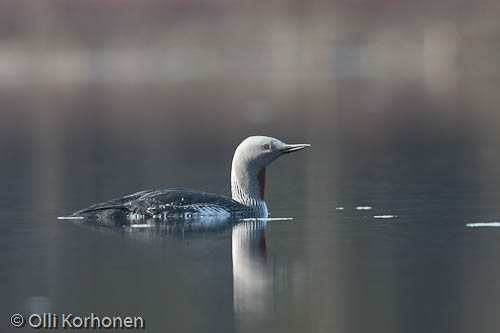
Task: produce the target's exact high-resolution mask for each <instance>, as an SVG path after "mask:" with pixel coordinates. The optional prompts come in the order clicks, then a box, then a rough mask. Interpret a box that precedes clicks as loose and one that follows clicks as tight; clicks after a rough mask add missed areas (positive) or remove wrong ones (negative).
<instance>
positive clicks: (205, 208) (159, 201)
mask: <svg viewBox="0 0 500 333" xmlns="http://www.w3.org/2000/svg"><path fill="white" fill-rule="evenodd" d="M266 211H267V210H266ZM263 213H264V212H262V211H260V210H259V209H256V208H254V207H250V206H245V205H243V204H241V203H239V202H237V201H235V200H233V199H231V198H228V197H225V196H222V195H217V194H212V193H205V192H198V191H194V190H188V189H176V188H172V189H168V188H167V189H159V190H147V191H141V192H137V193H134V194H130V195H127V196H125V197H121V198H116V199H113V200H110V201H107V202H103V203H98V204H95V205H92V206H90V207H88V208H85V209H82V210H80V211H78V212H76V213H74V214H73V216H82V217H90V218H96V217H97V218H122V217H129V218H132V219H134V218H139V219H142V218H154V219H165V218H166V219H171V218H175V219H180V218H182V219H188V218H200V217H201V218H203V217H220V218H227V217H239V216H241V217H246V216H256V217H262V216H264V215H267V213H266V214H263Z"/></svg>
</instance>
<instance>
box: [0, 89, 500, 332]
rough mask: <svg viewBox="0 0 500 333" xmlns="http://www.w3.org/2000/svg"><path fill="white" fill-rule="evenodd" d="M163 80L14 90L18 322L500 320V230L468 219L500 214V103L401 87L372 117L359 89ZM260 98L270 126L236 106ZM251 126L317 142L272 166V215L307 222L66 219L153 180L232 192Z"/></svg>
mask: <svg viewBox="0 0 500 333" xmlns="http://www.w3.org/2000/svg"><path fill="white" fill-rule="evenodd" d="M155 87H156V88H154V87H153V88H152V87H139V88H140V89H137V88H138V87H134V89H128V88H127V87H121V88H120V87H118V88H117V87H115V88H114V89H115V90H108V89H107V88H106V87H101V86H98V85H97V86H95V85H90V86H74V87H53V88H50V87H49V88H45V90H43V89H42V90H37V91H35V92H34V96H31V98H23V97H24V96H25V94H26V93H25V90H16V91H12V92H10V93H9V95H8V96H9V98H7V99H5V100H4V102H3V105H2V107H3V110H2V114H1V118H0V119H1V120H2V122H1V133H2V145H1V147H2V163H1V165H0V171H1V177H2V178H1V184H2V185H1V186H2V191H0V267H1V270H0V285H1V287H0V288H1V295H2V297H1V301H0V307H1V313H2V316H3V319H2V322H3V323H4V324H3V326H2V331H3V332H7V331H9V332H10V331H14V329H13V328H12V327H11V326H10V325H9V323H8V321H9V317H10V315H11V314H13V313H20V314H23V315H25V316H27V315H29V314H32V313H43V312H51V313H58V314H62V313H74V314H79V315H89V314H90V313H91V312H94V313H96V314H100V315H102V316H104V315H110V316H112V315H115V316H116V315H123V316H125V315H131V316H142V317H143V318H144V319H145V322H146V328H147V331H148V332H160V331H163V332H170V331H172V332H174V331H175V332H201V331H202V332H256V331H261V332H306V331H309V332H495V331H496V330H497V329H498V328H499V327H500V317H499V316H498V314H497V312H498V308H499V306H500V285H499V284H498V281H499V280H500V266H499V265H498V258H497V257H498V253H500V242H499V240H500V228H494V227H490V228H468V227H466V224H467V223H472V222H495V221H500V203H499V202H500V201H499V198H500V176H499V172H498V170H497V169H498V168H497V165H498V164H497V162H498V161H499V158H498V156H499V152H500V149H498V148H499V144H498V142H499V141H497V140H496V137H497V134H496V133H498V125H497V124H498V123H496V122H494V121H493V120H495V119H497V117H496V116H495V115H494V114H493V113H488V112H486V111H484V112H482V113H477V112H476V109H475V107H476V106H477V105H476V104H474V103H473V102H471V100H470V99H469V98H468V97H467V96H465V97H464V96H459V94H457V96H454V98H455V99H456V100H453V99H451V100H450V101H448V102H447V103H449V104H447V105H445V106H443V105H442V104H436V103H435V101H432V100H426V99H423V100H419V98H414V97H412V96H413V95H411V96H408V95H404V94H403V95H402V96H400V95H398V96H396V97H394V103H391V104H390V105H389V106H387V105H385V107H387V108H384V109H383V110H382V109H381V110H378V109H376V110H375V111H376V112H371V111H370V112H369V110H370V109H371V108H370V107H369V106H364V107H361V106H360V104H359V102H358V101H357V100H356V98H355V97H354V96H356V94H363V93H366V87H364V86H363V84H360V83H358V84H356V83H355V82H343V83H342V82H337V83H336V84H335V85H333V84H332V83H331V82H330V83H328V82H326V83H323V84H322V85H321V87H322V88H321V89H319V90H309V89H308V88H304V87H303V86H300V85H298V86H297V87H296V89H295V88H294V89H291V90H287V92H286V94H284V95H279V96H276V95H273V94H271V95H266V96H267V97H262V96H263V94H264V93H265V88H262V87H259V85H256V86H253V85H250V84H248V85H247V86H245V87H244V89H240V88H242V87H238V86H237V87H234V86H232V85H231V84H229V83H224V82H222V83H216V84H213V83H212V84H211V85H209V86H208V88H207V86H206V85H204V84H202V83H197V84H194V83H193V84H191V85H189V84H185V85H180V84H179V85H169V84H165V85H164V86H162V87H161V88H158V86H155ZM411 88H412V89H416V91H417V92H419V91H420V90H418V87H417V88H415V87H414V86H411ZM26 89H27V88H26ZM186 89H188V90H189V91H190V93H189V94H187V93H186ZM228 89H233V90H234V93H231V94H228V93H227V91H228ZM193 93H196V94H197V99H196V101H193V99H192V98H191V96H192V94H193ZM415 94H416V95H418V94H417V93H415ZM228 96H230V97H228ZM256 96H259V98H260V99H262V98H264V99H265V100H266V102H265V103H267V105H270V106H271V107H270V108H269V110H268V111H266V112H264V113H265V116H264V120H263V121H261V120H260V119H261V118H259V117H257V118H258V119H257V118H252V117H247V116H245V115H248V114H247V113H245V112H243V111H241V112H240V111H239V110H240V107H241V105H246V104H245V103H247V102H248V101H249V100H254V99H256V98H257V97H256ZM466 102H468V103H469V104H468V103H466ZM496 106H497V107H498V105H496ZM497 109H498V108H497ZM251 134H263V135H271V136H275V137H278V138H280V139H283V140H284V141H287V142H309V143H311V144H312V147H311V148H310V149H308V150H304V151H301V152H298V153H296V154H291V155H290V156H285V157H283V158H281V159H280V160H278V161H277V162H275V164H273V165H272V166H271V167H270V168H269V169H268V173H267V176H268V179H267V191H266V200H267V204H268V207H269V210H270V213H271V216H270V217H274V218H278V217H289V218H293V220H291V221H268V222H267V223H265V222H257V223H256V222H245V223H239V224H225V223H222V224H207V225H205V226H202V227H193V226H192V225H189V224H186V225H182V224H174V223H170V222H166V223H157V224H154V225H153V226H152V227H148V228H131V227H109V226H102V225H96V224H92V223H86V222H78V221H60V220H57V219H56V217H57V216H60V215H68V214H69V213H72V212H73V211H76V210H78V209H80V208H83V207H86V206H88V205H90V204H92V203H95V202H100V201H104V200H107V199H111V198H114V197H117V196H121V195H125V194H129V193H132V192H135V191H139V190H143V189H147V188H161V187H187V188H195V189H200V190H204V191H209V192H214V193H219V194H226V195H229V181H230V179H229V175H230V165H231V158H232V153H233V151H234V148H235V147H236V146H237V144H238V143H239V142H240V141H241V140H242V139H244V138H245V137H246V136H248V135H251ZM341 207H342V208H343V209H339V208H341ZM357 207H371V209H357ZM387 215H390V216H392V217H391V218H375V217H374V216H387ZM23 330H31V329H30V328H24V329H23Z"/></svg>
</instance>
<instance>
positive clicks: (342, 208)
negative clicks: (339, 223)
mask: <svg viewBox="0 0 500 333" xmlns="http://www.w3.org/2000/svg"><path fill="white" fill-rule="evenodd" d="M335 209H336V210H344V207H337V208H335Z"/></svg>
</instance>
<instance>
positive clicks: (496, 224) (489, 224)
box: [465, 222, 500, 228]
mask: <svg viewBox="0 0 500 333" xmlns="http://www.w3.org/2000/svg"><path fill="white" fill-rule="evenodd" d="M465 226H467V227H469V228H478V227H500V222H478V223H467V224H466V225H465Z"/></svg>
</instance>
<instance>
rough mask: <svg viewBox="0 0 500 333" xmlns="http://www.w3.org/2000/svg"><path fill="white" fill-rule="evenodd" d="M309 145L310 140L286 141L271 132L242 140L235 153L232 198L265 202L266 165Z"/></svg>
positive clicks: (255, 203)
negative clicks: (273, 135)
mask: <svg viewBox="0 0 500 333" xmlns="http://www.w3.org/2000/svg"><path fill="white" fill-rule="evenodd" d="M309 146H310V145H309V144H287V143H284V142H282V141H280V140H278V139H275V138H271V137H268V136H250V137H248V138H246V139H245V140H243V142H241V143H240V145H239V146H238V147H237V148H236V151H235V152H234V156H233V164H232V168H231V193H232V197H233V199H234V200H236V201H238V202H240V203H242V204H245V205H249V206H259V205H263V206H265V203H264V187H265V175H266V167H267V166H268V165H269V164H271V163H272V162H273V161H275V160H276V159H277V158H279V157H281V156H283V155H284V154H288V153H292V152H295V151H299V150H302V149H304V148H307V147H309ZM266 211H267V208H266Z"/></svg>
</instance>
